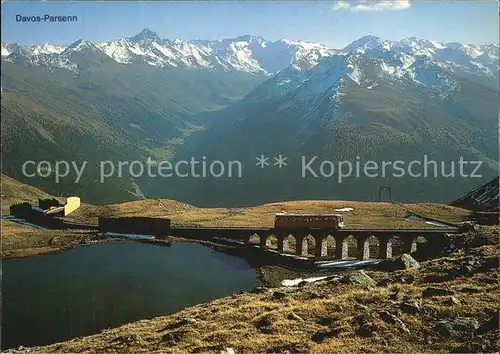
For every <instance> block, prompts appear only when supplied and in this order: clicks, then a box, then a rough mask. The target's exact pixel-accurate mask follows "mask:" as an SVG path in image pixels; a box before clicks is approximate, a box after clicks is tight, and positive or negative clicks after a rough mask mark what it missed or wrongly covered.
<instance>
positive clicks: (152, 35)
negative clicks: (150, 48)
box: [130, 28, 161, 43]
mask: <svg viewBox="0 0 500 354" xmlns="http://www.w3.org/2000/svg"><path fill="white" fill-rule="evenodd" d="M130 39H131V40H132V41H134V42H149V43H152V42H161V38H160V36H158V34H157V33H156V32H154V31H152V30H150V29H149V28H145V29H143V30H142V31H141V32H139V33H138V34H136V35H135V36H133V37H131V38H130Z"/></svg>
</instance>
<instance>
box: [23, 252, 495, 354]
mask: <svg viewBox="0 0 500 354" xmlns="http://www.w3.org/2000/svg"><path fill="white" fill-rule="evenodd" d="M498 254H499V250H498V247H496V246H483V247H481V248H475V249H472V250H471V251H470V252H466V253H463V252H462V253H456V254H453V255H451V256H448V257H444V258H441V259H436V260H432V261H427V262H423V263H422V267H421V268H420V269H412V270H404V271H397V272H396V273H391V274H387V273H383V272H376V271H369V272H367V273H368V274H369V275H370V276H371V277H373V278H374V279H376V280H380V279H383V278H386V279H387V278H388V279H389V285H388V286H387V287H376V288H375V289H370V290H369V289H364V288H362V287H360V286H358V285H345V284H340V283H339V282H338V281H335V280H326V281H321V282H317V283H313V284H309V285H307V286H305V287H302V288H295V289H294V290H292V291H291V292H290V293H288V294H287V295H285V297H284V298H283V299H280V300H276V299H273V296H272V292H266V293H260V294H251V293H241V294H233V295H232V296H229V297H226V298H223V299H218V300H214V301H212V302H209V303H205V304H200V305H197V306H194V307H190V308H187V309H185V310H183V311H181V312H179V313H177V314H174V315H171V316H166V317H157V318H154V319H152V320H141V321H138V322H134V323H130V324H127V325H124V326H121V327H119V328H114V329H110V330H104V331H103V332H102V333H101V334H97V335H93V336H88V337H83V338H76V339H74V340H71V341H68V342H64V343H58V344H53V345H49V346H46V347H40V348H35V349H34V352H40V353H42V352H43V353H50V352H88V353H97V352H134V353H138V352H167V353H168V352H176V353H177V352H218V351H220V350H222V349H224V348H228V347H231V348H233V349H234V350H235V351H236V352H238V353H240V352H247V353H250V352H316V353H327V352H330V353H332V352H424V351H425V352H449V351H450V350H451V349H452V348H456V347H460V346H464V345H467V343H470V344H468V345H469V346H470V347H469V348H471V349H468V350H466V351H469V352H470V351H475V350H482V351H483V352H493V351H495V350H496V351H498V348H499V346H498V331H494V330H490V331H489V332H488V333H486V334H482V335H476V336H475V338H473V339H472V340H470V338H466V336H462V337H459V338H455V339H452V338H444V337H441V336H439V335H438V334H437V333H436V331H435V330H432V327H433V326H434V324H435V323H436V322H437V321H440V320H445V319H454V318H456V317H459V316H465V317H473V318H475V319H477V320H478V322H479V323H480V324H483V323H485V322H486V321H487V320H488V319H489V318H491V317H492V316H495V311H498V308H499V306H498V294H499V290H500V289H499V286H498V277H499V271H498V269H497V267H498ZM468 262H472V264H473V266H472V269H473V270H472V271H471V272H470V274H468V275H466V276H463V275H458V274H460V273H459V272H458V273H454V271H456V270H458V269H460V268H461V267H463V265H464V264H467V263H468ZM469 264H471V263H469ZM495 264H496V265H495ZM428 276H434V277H435V280H434V282H435V284H429V281H428V280H424V278H425V277H428ZM411 277H414V281H409V282H408V281H407V282H405V281H402V280H401V279H411ZM439 277H441V278H439ZM429 285H432V286H437V287H441V288H448V289H451V290H454V291H456V294H454V295H453V297H454V299H455V300H457V302H456V303H455V304H449V301H450V296H437V297H430V298H423V297H422V291H423V290H424V289H425V288H426V287H428V286H429ZM464 287H474V288H476V289H478V291H479V292H477V293H466V292H464V290H462V289H463V288H464ZM274 290H276V289H274ZM398 298H400V299H398ZM410 299H411V300H414V301H416V302H417V303H419V304H420V306H421V311H420V312H419V313H418V314H415V315H412V314H408V313H402V312H401V311H399V310H398V308H399V304H400V303H401V302H405V301H408V300H410ZM382 310H387V311H389V312H391V313H393V314H396V316H397V317H398V318H399V319H400V320H401V321H402V322H403V323H404V325H405V326H406V327H407V328H408V330H409V334H408V333H406V332H405V331H404V330H403V329H402V328H401V327H399V326H398V325H396V324H391V323H388V322H385V321H384V320H383V319H382V318H381V316H380V314H379V312H380V311H382ZM496 316H498V315H496ZM182 320H184V324H182V322H179V321H182ZM363 323H365V327H368V328H370V331H369V333H370V334H367V335H363V333H362V332H360V327H361V326H362V325H363ZM321 337H323V340H320V339H317V338H321ZM481 346H482V347H481ZM30 350H31V349H30ZM32 352H33V351H32Z"/></svg>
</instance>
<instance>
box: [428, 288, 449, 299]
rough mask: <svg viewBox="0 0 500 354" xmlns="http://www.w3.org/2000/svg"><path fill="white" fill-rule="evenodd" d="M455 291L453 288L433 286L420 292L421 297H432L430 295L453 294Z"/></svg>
mask: <svg viewBox="0 0 500 354" xmlns="http://www.w3.org/2000/svg"><path fill="white" fill-rule="evenodd" d="M453 294H455V292H454V291H453V290H448V289H441V288H435V287H428V288H427V289H425V290H424V291H423V292H422V296H423V297H432V296H444V295H453Z"/></svg>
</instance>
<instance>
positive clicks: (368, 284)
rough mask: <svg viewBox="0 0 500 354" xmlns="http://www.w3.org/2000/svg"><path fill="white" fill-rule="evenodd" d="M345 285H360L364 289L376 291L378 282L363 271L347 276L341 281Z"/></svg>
mask: <svg viewBox="0 0 500 354" xmlns="http://www.w3.org/2000/svg"><path fill="white" fill-rule="evenodd" d="M341 282H342V283H344V284H353V285H360V286H362V287H364V288H369V289H374V288H375V287H376V286H377V282H376V281H375V280H373V279H372V278H371V277H370V276H369V275H368V274H366V273H365V272H364V271H362V270H358V271H355V272H352V273H349V274H347V275H346V276H344V277H343V278H342V279H341Z"/></svg>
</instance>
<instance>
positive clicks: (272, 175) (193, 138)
mask: <svg viewBox="0 0 500 354" xmlns="http://www.w3.org/2000/svg"><path fill="white" fill-rule="evenodd" d="M1 56H2V73H1V74H2V92H1V114H2V123H3V127H2V128H3V129H2V151H3V161H2V162H3V173H5V174H7V175H8V176H10V177H13V178H16V179H18V180H20V181H23V182H26V183H29V184H31V185H36V186H37V187H41V188H42V189H44V190H46V191H47V192H49V193H51V194H54V195H61V194H76V195H80V196H81V197H82V198H83V200H85V201H87V202H90V203H110V202H119V201H124V200H132V199H139V198H143V197H148V198H154V197H166V198H171V199H177V200H181V201H184V202H189V203H194V204H197V205H200V206H214V205H225V206H231V205H252V204H262V203H265V202H269V201H275V200H296V199H358V200H371V199H372V198H373V197H374V195H375V192H376V190H377V188H378V187H380V186H390V187H391V189H392V192H393V193H392V194H393V197H394V199H395V200H397V201H414V202H418V201H436V202H449V201H450V200H449V199H450V197H449V196H456V195H463V194H465V193H466V192H467V191H469V190H471V189H474V188H475V187H478V186H480V185H481V184H483V183H485V182H487V181H489V180H491V179H492V178H493V176H495V175H496V172H497V166H498V138H497V133H498V131H497V122H498V111H499V106H498V94H499V92H500V90H499V47H498V45H497V44H491V45H470V44H460V43H439V42H435V41H431V40H424V39H417V38H407V39H403V40H400V41H388V40H384V39H381V38H378V37H374V36H365V37H362V38H360V39H358V40H356V41H354V42H352V43H351V44H349V45H348V46H347V47H345V48H343V49H330V48H327V47H326V46H324V45H321V44H317V43H310V42H305V41H292V40H286V39H283V40H278V41H268V40H266V39H264V38H261V37H255V36H248V35H245V36H240V37H237V38H231V39H224V40H217V41H211V40H190V41H188V40H181V39H173V40H169V39H162V38H160V37H159V36H158V35H157V34H156V33H154V32H153V31H151V30H147V29H145V30H143V31H142V32H141V33H139V34H137V35H135V36H133V37H130V38H122V39H119V40H114V41H111V42H106V43H91V42H89V41H87V40H84V39H80V40H78V41H76V42H74V43H72V44H71V45H69V46H61V45H57V44H43V45H37V46H22V45H17V44H6V43H2V48H1ZM279 154H282V155H283V156H286V157H287V163H288V165H287V167H286V168H282V169H279V168H277V167H275V166H272V163H273V157H275V156H278V155H279ZM261 155H264V156H267V157H269V158H270V161H269V162H270V164H271V167H268V168H265V169H264V168H263V169H260V168H258V167H256V166H255V163H256V160H255V158H256V157H258V156H261ZM424 155H427V156H428V158H429V159H430V160H435V161H439V162H440V161H445V162H446V163H447V165H446V166H447V172H449V171H450V164H451V163H452V162H454V161H455V162H456V161H459V159H460V158H461V157H462V158H463V159H464V160H466V161H481V162H482V165H481V168H480V169H479V171H477V173H479V174H481V175H482V177H481V178H465V177H460V176H459V175H458V171H456V172H457V173H455V175H458V177H455V178H446V177H439V176H438V177H433V176H431V177H430V178H424V177H421V178H415V177H410V176H406V177H403V178H396V177H391V176H385V177H383V176H381V175H379V176H377V177H367V176H365V177H359V178H355V177H350V178H346V179H345V180H344V181H342V183H338V179H337V174H335V176H334V177H332V178H325V177H322V176H320V177H314V176H306V178H301V158H302V156H307V157H312V156H318V157H317V160H318V161H323V160H329V161H343V160H349V161H352V162H355V161H356V159H359V160H360V161H362V162H363V161H367V160H374V161H379V162H381V161H396V160H402V161H405V162H409V161H413V160H419V161H421V160H422V159H423V156H424ZM193 156H194V157H197V158H201V157H202V156H206V157H207V160H216V159H219V160H222V161H226V160H239V161H241V162H242V164H243V166H244V168H243V176H242V178H169V179H165V178H150V177H148V176H144V177H140V178H135V179H134V178H132V177H131V176H128V175H125V176H122V177H121V178H120V177H118V176H115V177H114V178H109V179H107V180H106V182H105V183H103V184H101V183H99V169H98V163H99V161H106V160H111V161H120V160H125V161H133V160H140V161H144V162H146V159H147V158H148V157H151V158H152V159H155V160H172V161H175V160H189V159H190V158H191V157H193ZM27 160H33V161H40V160H47V161H51V162H54V161H58V160H65V161H79V163H81V161H88V164H87V168H86V171H85V174H84V175H83V176H82V178H81V180H80V183H77V184H75V183H74V176H68V177H67V178H65V179H63V180H62V181H61V182H60V183H58V184H56V183H54V179H53V178H41V177H39V178H28V177H25V176H24V175H23V173H22V169H21V166H22V164H23V162H24V161H27ZM457 168H458V167H456V169H457ZM317 169H318V167H316V170H317ZM470 172H471V170H469V173H470Z"/></svg>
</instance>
